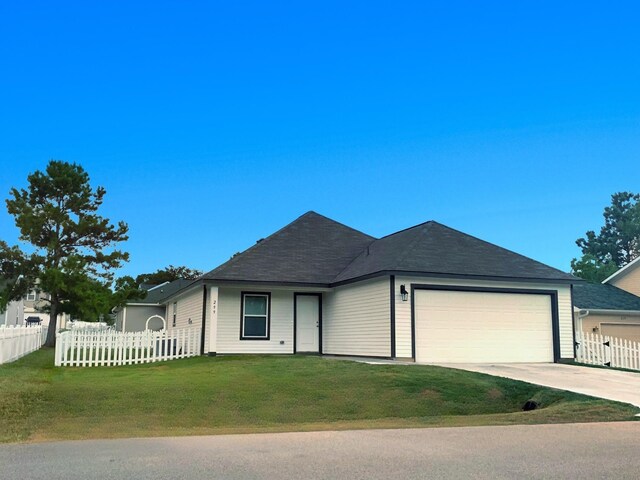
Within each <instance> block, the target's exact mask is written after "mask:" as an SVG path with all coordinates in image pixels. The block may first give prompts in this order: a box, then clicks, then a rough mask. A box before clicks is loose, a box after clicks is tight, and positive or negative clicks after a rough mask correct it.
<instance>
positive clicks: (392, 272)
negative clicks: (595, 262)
mask: <svg viewBox="0 0 640 480" xmlns="http://www.w3.org/2000/svg"><path fill="white" fill-rule="evenodd" d="M386 275H406V276H409V277H434V278H449V279H456V280H459V279H464V280H488V281H503V282H505V281H506V282H522V283H549V284H562V285H573V284H575V283H584V280H582V279H580V278H573V279H570V278H533V277H506V276H496V275H470V274H459V273H441V272H415V271H402V270H380V271H378V272H374V273H369V274H366V275H360V276H358V277H353V278H349V279H345V280H340V281H337V282H333V283H331V287H337V286H340V285H346V284H349V283H354V282H359V281H363V280H367V279H369V278H375V277H379V276H386Z"/></svg>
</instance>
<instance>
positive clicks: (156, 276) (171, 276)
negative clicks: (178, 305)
mask: <svg viewBox="0 0 640 480" xmlns="http://www.w3.org/2000/svg"><path fill="white" fill-rule="evenodd" d="M200 275H202V272H201V271H200V270H196V269H194V268H188V267H174V266H173V265H169V266H168V267H166V268H163V269H160V270H156V271H155V272H153V273H141V274H140V275H138V276H137V277H136V282H137V283H138V284H143V283H148V284H151V285H160V284H161V283H164V282H173V281H174V280H178V279H179V278H186V279H187V280H195V279H196V278H198V277H199V276H200Z"/></svg>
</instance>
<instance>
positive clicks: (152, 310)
mask: <svg viewBox="0 0 640 480" xmlns="http://www.w3.org/2000/svg"><path fill="white" fill-rule="evenodd" d="M191 283H193V280H185V279H178V280H174V281H173V282H164V283H162V284H160V285H141V288H143V289H145V290H146V292H147V293H146V296H145V297H144V298H143V299H142V300H136V301H135V302H130V303H127V304H126V305H124V306H123V307H118V308H115V309H114V311H113V313H114V314H115V329H116V330H117V331H119V332H142V331H144V330H163V329H166V328H167V327H168V325H167V323H166V319H167V318H170V317H169V315H168V314H167V308H172V306H171V307H167V305H166V304H165V303H164V300H165V299H166V298H168V297H170V296H171V295H173V294H174V293H175V292H177V291H179V290H182V289H184V288H185V287H187V286H188V285H189V284H191ZM174 311H175V313H177V309H174ZM175 313H173V312H170V314H171V315H173V317H174V321H175ZM174 326H175V325H174Z"/></svg>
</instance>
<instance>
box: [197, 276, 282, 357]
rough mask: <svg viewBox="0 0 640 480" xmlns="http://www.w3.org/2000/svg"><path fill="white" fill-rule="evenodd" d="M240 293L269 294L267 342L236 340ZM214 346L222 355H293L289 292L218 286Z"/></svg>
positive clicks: (238, 331)
mask: <svg viewBox="0 0 640 480" xmlns="http://www.w3.org/2000/svg"><path fill="white" fill-rule="evenodd" d="M242 292H255V293H257V292H261V293H268V292H270V293H271V315H270V328H269V340H240V321H241V319H240V302H241V301H242V297H241V293H242ZM207 303H209V302H207ZM281 342H282V343H281ZM216 344H217V348H216V352H217V353H222V354H224V353H281V354H283V353H293V290H276V289H273V290H269V289H265V288H264V287H262V288H251V287H246V288H232V287H220V288H219V289H218V328H217V339H216Z"/></svg>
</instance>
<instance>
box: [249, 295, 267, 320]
mask: <svg viewBox="0 0 640 480" xmlns="http://www.w3.org/2000/svg"><path fill="white" fill-rule="evenodd" d="M244 314H245V315H266V314H267V297H258V296H254V295H245V297H244Z"/></svg>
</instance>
